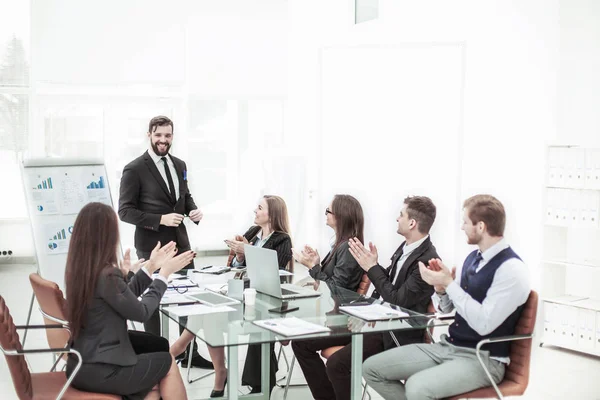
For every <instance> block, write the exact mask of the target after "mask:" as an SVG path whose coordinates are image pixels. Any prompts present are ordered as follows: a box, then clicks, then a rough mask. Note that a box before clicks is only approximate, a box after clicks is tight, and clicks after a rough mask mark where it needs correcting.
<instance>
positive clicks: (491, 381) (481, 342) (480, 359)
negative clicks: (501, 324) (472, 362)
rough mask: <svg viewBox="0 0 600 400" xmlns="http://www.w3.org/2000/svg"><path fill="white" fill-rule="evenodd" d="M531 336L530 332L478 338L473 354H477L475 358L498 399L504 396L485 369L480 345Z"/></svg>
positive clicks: (529, 337)
mask: <svg viewBox="0 0 600 400" xmlns="http://www.w3.org/2000/svg"><path fill="white" fill-rule="evenodd" d="M531 338H533V334H531V335H509V336H498V337H495V338H487V339H483V340H480V341H479V342H477V346H476V347H475V355H476V356H477V360H479V364H480V365H481V368H483V370H484V371H485V374H486V375H487V377H488V379H489V381H490V383H491V384H492V387H493V388H494V390H495V391H496V394H497V395H498V398H499V399H503V398H504V397H502V393H501V392H500V389H498V385H496V382H494V380H493V379H492V375H491V374H490V371H489V370H488V369H487V367H486V366H485V364H484V363H483V359H482V358H481V347H482V346H485V345H486V344H488V343H499V342H510V341H513V340H524V339H531Z"/></svg>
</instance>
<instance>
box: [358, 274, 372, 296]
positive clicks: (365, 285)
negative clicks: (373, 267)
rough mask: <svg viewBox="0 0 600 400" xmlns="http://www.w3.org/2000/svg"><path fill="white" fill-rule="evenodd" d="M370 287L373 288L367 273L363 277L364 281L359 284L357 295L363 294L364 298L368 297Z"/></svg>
mask: <svg viewBox="0 0 600 400" xmlns="http://www.w3.org/2000/svg"><path fill="white" fill-rule="evenodd" d="M369 286H371V280H370V279H369V276H368V275H367V273H366V272H365V273H364V274H363V276H362V279H361V280H360V283H359V284H358V289H356V293H358V294H362V295H363V296H364V295H366V294H367V292H368V291H369Z"/></svg>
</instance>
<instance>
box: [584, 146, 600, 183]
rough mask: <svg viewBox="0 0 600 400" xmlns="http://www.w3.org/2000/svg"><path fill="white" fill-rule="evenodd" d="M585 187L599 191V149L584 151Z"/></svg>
mask: <svg viewBox="0 0 600 400" xmlns="http://www.w3.org/2000/svg"><path fill="white" fill-rule="evenodd" d="M585 187H586V188H587V189H596V190H600V149H588V150H587V151H586V155H585Z"/></svg>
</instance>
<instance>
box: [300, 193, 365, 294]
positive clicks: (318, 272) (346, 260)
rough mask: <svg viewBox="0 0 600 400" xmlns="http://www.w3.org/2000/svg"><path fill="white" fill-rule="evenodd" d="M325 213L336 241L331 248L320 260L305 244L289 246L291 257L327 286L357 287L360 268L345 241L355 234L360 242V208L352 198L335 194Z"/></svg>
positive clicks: (317, 254) (362, 218)
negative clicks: (295, 246) (302, 247)
mask: <svg viewBox="0 0 600 400" xmlns="http://www.w3.org/2000/svg"><path fill="white" fill-rule="evenodd" d="M325 216H326V222H325V223H326V224H327V226H329V227H331V228H332V229H333V231H334V232H335V242H334V244H333V245H332V246H331V251H330V252H329V253H328V254H327V255H326V256H325V258H324V259H323V261H321V257H320V256H319V252H318V251H317V250H314V249H313V248H311V247H310V246H304V249H302V250H301V251H298V250H296V249H292V252H293V254H294V258H295V259H296V261H298V262H299V263H301V264H302V265H304V266H305V267H306V268H308V269H309V274H310V276H311V277H313V278H314V279H315V281H317V282H319V281H324V282H325V283H326V284H327V286H329V287H330V288H332V287H341V288H345V289H350V290H356V289H358V285H359V284H360V281H361V279H362V276H363V270H362V269H361V268H360V266H359V265H358V263H357V262H356V260H355V259H354V257H352V254H350V250H349V246H348V240H349V239H350V238H353V237H357V238H359V239H360V240H361V242H362V241H363V239H362V238H363V230H364V217H363V210H362V207H361V205H360V203H359V202H358V200H356V199H355V198H354V197H352V196H350V195H347V194H337V195H335V196H334V197H333V200H332V201H331V204H330V205H329V207H327V208H326V209H325Z"/></svg>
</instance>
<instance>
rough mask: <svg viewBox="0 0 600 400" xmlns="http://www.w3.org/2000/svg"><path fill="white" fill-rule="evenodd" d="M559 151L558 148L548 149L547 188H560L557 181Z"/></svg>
mask: <svg viewBox="0 0 600 400" xmlns="http://www.w3.org/2000/svg"><path fill="white" fill-rule="evenodd" d="M560 150H561V148H560V147H550V148H549V149H548V166H549V168H548V186H560V185H559V180H558V173H559V165H560Z"/></svg>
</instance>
